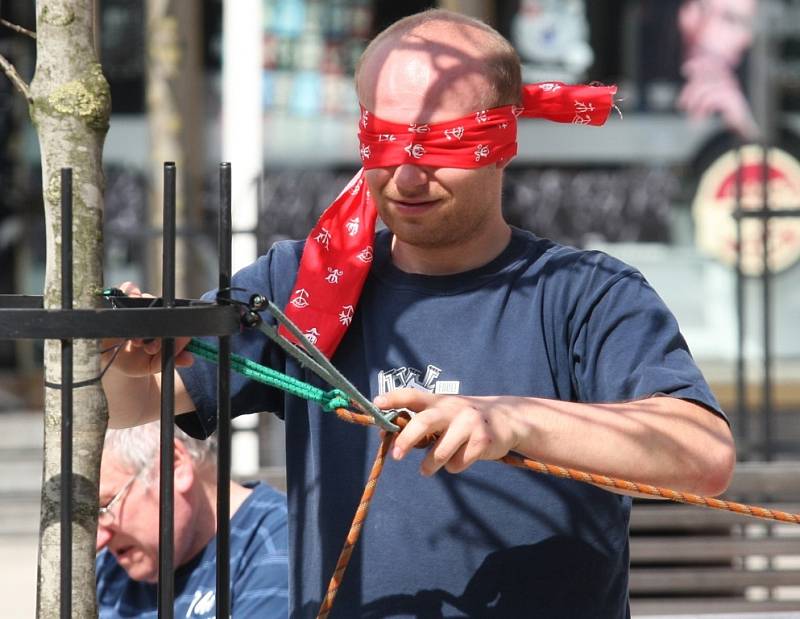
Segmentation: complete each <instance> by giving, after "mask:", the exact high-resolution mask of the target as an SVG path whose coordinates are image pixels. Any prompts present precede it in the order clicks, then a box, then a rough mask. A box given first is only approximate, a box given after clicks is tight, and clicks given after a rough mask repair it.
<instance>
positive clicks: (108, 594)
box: [96, 483, 289, 619]
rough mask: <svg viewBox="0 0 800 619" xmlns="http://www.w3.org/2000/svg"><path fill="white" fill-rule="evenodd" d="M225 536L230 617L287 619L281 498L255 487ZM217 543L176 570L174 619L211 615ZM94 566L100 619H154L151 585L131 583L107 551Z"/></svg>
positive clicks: (154, 594) (209, 617)
mask: <svg viewBox="0 0 800 619" xmlns="http://www.w3.org/2000/svg"><path fill="white" fill-rule="evenodd" d="M247 485H248V486H249V485H250V484H247ZM230 532H231V537H230V557H231V571H230V576H231V617H232V618H233V619H255V618H259V619H260V618H266V617H269V618H270V619H272V617H276V618H278V617H287V616H288V597H289V587H288V557H287V554H288V553H287V550H288V548H287V545H288V544H287V534H286V498H285V497H284V496H283V495H282V494H281V493H279V492H277V491H276V490H274V489H273V488H271V487H270V486H268V485H266V484H264V483H258V484H256V485H255V486H254V487H253V492H251V493H250V495H249V496H248V497H247V498H246V499H245V500H244V502H243V503H242V504H241V505H240V506H239V509H237V510H236V513H235V514H234V515H233V517H232V518H231V530H230ZM216 540H217V538H216V537H214V538H213V539H212V540H211V541H210V542H209V543H208V545H206V547H205V548H204V549H203V550H202V552H200V554H198V555H197V556H196V557H194V558H193V559H192V560H191V561H189V562H188V563H186V564H185V565H181V566H180V567H179V568H178V569H176V570H175V604H174V609H175V617H180V618H184V617H185V618H186V619H212V618H213V617H215V616H216V594H215V592H216V588H217V542H216ZM96 567H97V605H98V614H99V617H100V619H120V618H123V617H136V619H148V618H149V619H156V617H157V616H158V587H157V585H156V584H154V583H147V582H139V581H135V580H132V579H131V578H130V577H129V576H128V574H127V572H125V570H124V569H123V568H122V567H120V565H119V563H117V560H116V559H115V558H114V556H113V555H112V554H111V553H110V552H108V550H103V551H102V552H100V554H98V555H97V561H96Z"/></svg>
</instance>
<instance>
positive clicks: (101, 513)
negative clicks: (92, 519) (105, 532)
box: [97, 473, 139, 527]
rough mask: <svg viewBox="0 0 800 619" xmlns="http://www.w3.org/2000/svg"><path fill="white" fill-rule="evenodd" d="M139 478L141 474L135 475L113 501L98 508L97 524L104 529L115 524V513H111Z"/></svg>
mask: <svg viewBox="0 0 800 619" xmlns="http://www.w3.org/2000/svg"><path fill="white" fill-rule="evenodd" d="M137 477H139V473H136V474H135V475H133V476H132V477H131V478H130V479H129V480H128V481H126V482H125V485H124V486H122V488H120V490H119V492H117V493H116V494H115V495H114V496H113V497H111V500H110V501H109V502H108V503H106V504H105V505H104V506H103V507H100V508H98V510H97V523H98V524H102V525H103V526H104V527H107V526H110V525H112V524H114V520H115V518H116V517H115V516H114V512H112V511H111V508H113V507H114V505H116V504H117V503H119V502H120V501H121V500H122V497H123V496H125V492H127V490H128V488H130V487H131V484H132V483H133V482H134V481H136V478H137Z"/></svg>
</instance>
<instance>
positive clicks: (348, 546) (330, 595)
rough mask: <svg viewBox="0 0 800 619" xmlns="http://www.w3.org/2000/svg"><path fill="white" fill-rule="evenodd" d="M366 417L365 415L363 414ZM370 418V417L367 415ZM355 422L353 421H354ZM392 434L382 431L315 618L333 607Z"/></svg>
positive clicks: (324, 615) (324, 614) (323, 616)
mask: <svg viewBox="0 0 800 619" xmlns="http://www.w3.org/2000/svg"><path fill="white" fill-rule="evenodd" d="M363 416H364V417H367V416H366V415H363ZM369 419H370V420H372V417H369ZM354 423H355V422H354ZM393 438H394V436H392V435H391V434H389V433H387V432H384V434H383V438H382V439H381V444H380V445H379V446H378V453H377V454H376V455H375V461H374V462H373V463H372V470H371V471H370V473H369V479H368V480H367V485H366V486H365V487H364V492H363V494H362V495H361V501H360V502H359V504H358V509H356V515H355V516H354V517H353V523H352V524H351V525H350V531H348V533H347V539H346V540H345V542H344V546H343V547H342V551H341V552H340V553H339V560H338V561H337V562H336V569H335V570H333V576H331V581H330V583H329V584H328V591H327V593H326V594H325V599H324V600H322V606H321V607H320V609H319V614H318V615H317V619H326V617H327V616H328V613H330V612H331V609H332V608H333V601H334V600H335V599H336V593H337V592H338V591H339V587H340V586H341V584H342V579H343V578H344V572H345V570H346V569H347V565H348V564H349V563H350V556H351V555H352V554H353V549H354V548H355V546H356V543H357V542H358V537H359V535H360V534H361V525H362V524H363V523H364V520H366V519H367V512H368V511H369V504H370V501H372V496H373V495H374V494H375V486H377V485H378V478H379V477H380V475H381V471H383V464H384V462H385V461H386V454H387V453H388V451H389V445H391V444H392V439H393Z"/></svg>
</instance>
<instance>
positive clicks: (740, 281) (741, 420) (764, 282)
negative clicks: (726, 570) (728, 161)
mask: <svg viewBox="0 0 800 619" xmlns="http://www.w3.org/2000/svg"><path fill="white" fill-rule="evenodd" d="M759 146H760V148H761V153H762V156H761V174H760V181H761V208H758V209H745V208H744V207H743V188H742V186H743V182H744V179H743V168H744V161H743V158H742V152H741V151H742V148H743V147H744V145H742V144H740V145H738V146H737V148H736V176H735V179H736V183H735V185H736V189H735V191H736V193H735V200H736V202H735V210H734V212H733V217H734V219H735V221H736V258H735V260H736V262H735V270H736V293H735V294H736V325H737V339H736V341H737V358H736V399H737V427H738V433H737V434H738V436H737V438H738V440H739V443H740V445H742V449H741V450H740V453H741V457H742V459H749V458H752V457H758V458H760V459H762V460H766V461H770V460H773V459H774V457H775V455H776V450H785V449H787V448H790V449H791V450H793V451H797V445H791V446H787V445H782V444H779V443H778V442H777V441H776V436H775V425H776V424H775V412H776V411H775V402H774V397H773V395H774V380H773V362H774V353H773V332H774V326H773V324H772V312H773V290H772V278H773V275H774V274H773V273H772V270H771V268H770V248H769V243H770V230H769V224H770V221H771V220H772V219H775V218H782V217H800V205H797V206H795V207H792V208H781V209H774V208H772V207H771V205H770V192H769V178H770V174H769V167H770V163H769V153H770V149H771V146H770V145H769V144H767V143H762V144H760V145H759ZM745 219H759V220H761V221H763V222H764V223H763V234H762V236H761V241H762V244H761V264H762V268H761V275H760V279H761V313H762V324H761V342H762V376H761V379H762V383H761V413H760V414H761V419H760V421H761V427H760V437H759V438H756V437H754V436H753V430H754V429H753V426H752V424H751V423H750V417H749V415H750V412H749V410H748V409H749V406H748V394H747V364H746V351H745V331H746V320H745V319H746V313H745V306H746V302H745V298H746V296H745V284H746V282H745V277H746V276H745V273H744V268H743V263H742V250H743V243H742V222H743V221H744V220H745ZM776 448H777V449H776Z"/></svg>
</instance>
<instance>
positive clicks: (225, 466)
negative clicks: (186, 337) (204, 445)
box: [217, 163, 232, 617]
mask: <svg viewBox="0 0 800 619" xmlns="http://www.w3.org/2000/svg"><path fill="white" fill-rule="evenodd" d="M231 231H232V224H231V165H230V163H221V164H220V166H219V238H218V245H219V248H218V251H219V293H218V294H219V299H229V298H230V287H231ZM218 359H219V365H218V368H217V424H218V427H217V438H218V441H219V442H218V445H219V449H218V454H217V617H230V615H231V586H230V518H231V508H230V502H231V495H230V488H231V396H230V359H231V338H230V336H228V335H221V336H219V357H218Z"/></svg>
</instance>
